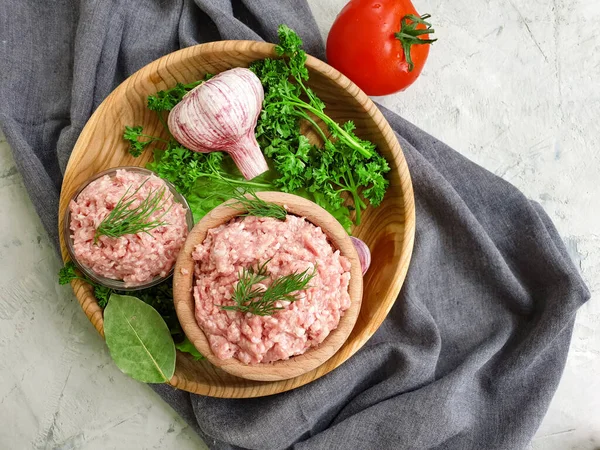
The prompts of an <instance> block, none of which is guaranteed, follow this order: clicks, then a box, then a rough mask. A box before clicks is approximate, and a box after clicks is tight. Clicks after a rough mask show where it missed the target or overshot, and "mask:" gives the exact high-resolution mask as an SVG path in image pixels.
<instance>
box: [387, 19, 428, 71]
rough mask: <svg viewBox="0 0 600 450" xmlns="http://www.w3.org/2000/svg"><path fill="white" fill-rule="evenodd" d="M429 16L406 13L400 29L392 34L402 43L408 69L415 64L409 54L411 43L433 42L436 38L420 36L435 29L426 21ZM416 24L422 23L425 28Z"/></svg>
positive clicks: (412, 67) (411, 68) (410, 69)
mask: <svg viewBox="0 0 600 450" xmlns="http://www.w3.org/2000/svg"><path fill="white" fill-rule="evenodd" d="M430 17H431V14H423V15H422V16H421V17H419V16H416V15H414V14H407V15H406V16H404V17H403V18H402V20H401V21H400V31H399V32H397V33H395V34H394V36H395V37H396V39H398V40H399V41H400V43H401V44H402V49H403V50H404V57H405V58H406V63H407V64H408V71H409V72H412V70H413V69H414V67H415V65H414V63H413V61H412V58H411V56H410V49H411V47H412V46H413V45H419V44H433V43H434V42H435V41H437V39H422V38H421V36H423V35H424V34H431V33H434V32H435V30H434V29H433V28H431V24H430V23H429V22H426V20H427V19H429V18H430ZM418 25H424V26H426V27H427V28H417V26H418Z"/></svg>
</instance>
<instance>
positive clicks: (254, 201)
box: [232, 190, 287, 220]
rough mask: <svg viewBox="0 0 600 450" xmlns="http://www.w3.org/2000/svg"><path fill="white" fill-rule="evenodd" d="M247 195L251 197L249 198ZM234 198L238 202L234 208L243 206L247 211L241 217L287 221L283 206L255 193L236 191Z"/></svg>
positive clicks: (234, 204)
mask: <svg viewBox="0 0 600 450" xmlns="http://www.w3.org/2000/svg"><path fill="white" fill-rule="evenodd" d="M247 194H249V195H250V196H249V197H248V195H247ZM232 198H233V199H235V200H236V202H235V203H233V205H232V206H239V205H241V206H242V207H243V208H244V209H245V210H246V212H245V213H244V214H240V215H241V216H257V217H274V218H275V219H279V220H285V217H286V216H287V211H286V209H285V208H284V207H283V206H281V205H277V204H276V203H271V202H266V201H264V200H262V199H260V198H258V196H257V195H256V193H255V192H254V191H250V190H245V191H244V192H240V191H238V190H234V191H233V194H232Z"/></svg>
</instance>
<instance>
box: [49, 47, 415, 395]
mask: <svg viewBox="0 0 600 450" xmlns="http://www.w3.org/2000/svg"><path fill="white" fill-rule="evenodd" d="M274 56H275V52H274V46H273V45H272V44H267V43H262V42H254V41H219V42H212V43H208V44H202V45H198V46H194V47H189V48H186V49H183V50H180V51H177V52H174V53H171V54H169V55H166V56H164V57H162V58H160V59H158V60H156V61H154V62H153V63H151V64H149V65H147V66H146V67H144V68H142V69H140V70H139V71H138V72H136V73H135V74H133V75H132V76H131V77H129V78H128V79H127V80H125V81H124V82H123V83H122V84H121V85H119V87H117V88H116V89H115V90H114V91H113V92H112V93H111V94H110V95H109V96H108V97H107V98H106V100H104V102H102V104H101V105H100V106H99V107H98V109H97V110H96V111H95V112H94V114H93V115H92V117H91V118H90V120H89V121H88V123H87V124H86V126H85V128H84V129H83V131H82V133H81V135H80V137H79V139H78V141H77V143H76V145H75V148H74V149H73V153H72V155H71V158H70V160H69V163H68V165H67V169H66V171H65V177H64V181H63V186H62V191H61V198H60V211H59V218H60V223H59V233H60V234H61V248H62V254H63V258H65V259H66V258H67V252H66V248H65V244H64V239H63V236H62V229H63V228H62V220H63V217H64V212H65V210H66V208H67V206H68V203H69V200H70V198H71V197H72V196H73V194H74V192H75V191H76V190H77V188H78V187H79V186H80V185H81V184H82V183H84V182H85V181H86V180H87V179H88V178H89V177H90V176H92V175H94V174H95V173H97V172H100V171H102V170H105V169H108V168H110V167H117V166H127V165H139V166H144V165H145V164H146V162H147V161H148V159H149V158H150V157H151V155H150V152H146V153H145V154H144V155H143V156H142V157H140V158H133V157H131V156H130V155H129V154H128V153H127V151H126V149H127V145H126V143H125V142H124V141H123V140H122V138H121V136H122V132H123V128H124V126H125V125H143V126H144V131H145V132H147V133H148V134H153V135H160V136H163V137H165V136H166V134H167V132H166V130H164V129H163V128H162V126H161V125H160V123H159V121H158V118H157V115H156V114H155V113H154V112H152V111H150V110H148V108H146V97H147V95H148V94H151V93H154V92H156V91H158V90H160V89H166V88H168V87H171V86H173V85H175V83H177V82H183V83H189V82H191V81H194V80H197V79H200V78H202V77H204V75H205V74H206V73H218V72H221V71H223V70H227V69H230V68H233V67H247V66H248V65H249V64H250V63H251V62H252V61H255V60H257V59H262V58H266V57H274ZM307 66H308V68H309V72H310V81H309V83H308V84H309V86H310V87H311V88H312V89H313V90H314V91H315V92H316V94H317V95H318V96H319V97H320V98H321V99H322V100H323V101H324V102H325V104H326V105H327V113H328V114H329V115H330V116H331V117H332V118H333V119H335V120H337V121H341V122H343V121H345V120H353V121H354V122H355V124H356V127H357V128H356V134H357V135H358V136H360V137H361V138H363V139H369V140H371V141H373V142H374V143H375V144H376V145H377V147H378V150H379V152H381V154H382V155H383V156H385V158H386V159H387V161H388V162H389V164H390V166H391V168H392V170H391V172H390V174H389V180H390V187H389V189H388V192H387V194H386V196H385V199H384V201H383V203H382V204H381V205H380V206H379V207H378V208H368V209H367V210H366V211H365V213H364V214H363V218H362V223H361V225H360V226H359V227H357V228H356V229H354V230H353V234H354V235H355V236H356V237H358V238H360V239H362V240H363V241H365V243H366V244H367V245H368V246H369V248H370V249H371V252H372V256H373V261H372V265H371V268H370V269H369V271H368V272H367V273H366V275H365V277H364V279H363V285H364V294H363V300H362V306H361V309H360V313H359V316H358V319H357V322H356V325H355V327H354V329H353V330H352V333H351V334H350V336H349V338H348V339H347V340H346V342H345V343H344V345H343V346H342V347H341V348H340V349H339V350H338V351H337V353H336V354H335V355H334V356H333V357H332V358H330V359H329V360H327V361H326V362H325V363H324V364H322V365H320V366H319V367H317V368H315V369H314V370H311V371H309V372H307V373H305V374H304V375H300V376H298V377H295V378H291V379H288V380H280V381H252V380H247V379H243V378H239V377H235V376H232V375H231V374H228V373H227V372H225V371H223V370H222V369H219V368H217V367H215V366H213V365H212V364H210V363H209V362H206V361H203V362H195V361H193V360H192V358H191V357H189V356H188V355H186V354H182V353H178V355H177V368H176V371H175V375H174V376H173V378H172V379H171V381H170V383H171V384H172V385H173V386H175V387H177V388H179V389H183V390H186V391H190V392H194V393H197V394H203V395H210V396H215V397H230V398H234V397H235V398H244V397H258V396H264V395H271V394H276V393H278V392H283V391H287V390H290V389H294V388H296V387H299V386H302V385H304V384H306V383H309V382H311V381H313V380H315V379H317V378H319V377H321V376H323V375H324V374H326V373H328V372H330V371H331V370H334V369H335V368H336V367H338V366H339V365H341V364H342V363H343V362H344V361H346V360H347V359H348V358H349V357H350V356H352V355H353V354H354V353H355V352H356V351H358V350H359V349H360V348H361V347H362V346H363V345H364V343H365V342H366V341H367V340H368V339H369V338H370V337H371V336H372V335H373V333H375V331H376V330H377V329H378V328H379V326H380V325H381V323H382V322H383V320H384V319H385V317H386V316H387V314H388V312H389V310H390V308H391V307H392V305H393V304H394V302H395V300H396V298H397V296H398V294H399V292H400V288H401V287H402V283H403V282H404V278H405V276H406V272H407V270H408V265H409V262H410V257H411V253H412V248H413V243H414V231H415V207H414V195H413V190H412V183H411V179H410V174H409V171H408V167H407V165H406V161H405V159H404V155H403V154H402V150H401V148H400V145H399V143H398V140H397V139H396V137H395V135H394V132H393V130H392V129H391V128H390V126H389V124H388V123H387V121H386V120H385V118H384V117H383V115H382V114H381V112H380V111H379V109H377V107H376V106H375V104H374V103H373V102H372V101H371V100H370V99H369V97H368V96H367V95H366V94H364V92H362V91H361V90H360V89H359V88H358V87H357V86H356V85H354V84H353V83H352V82H351V81H350V80H348V78H346V77H345V76H343V75H342V74H340V73H339V72H338V71H337V70H335V69H333V68H332V67H330V66H328V65H327V64H325V63H323V62H322V61H319V60H317V59H316V58H313V57H310V56H309V57H308V59H307ZM311 137H312V136H311ZM72 285H73V289H74V291H75V294H76V296H77V298H78V300H79V302H80V303H81V307H82V308H83V310H84V312H85V314H86V315H87V317H88V318H89V319H90V321H91V322H92V324H93V325H94V327H95V328H96V329H97V330H98V332H100V333H101V334H103V320H102V309H101V308H100V307H99V306H98V303H97V302H96V299H95V298H94V296H93V292H92V289H91V288H90V287H89V286H88V285H86V284H85V283H83V282H80V281H78V280H76V281H74V282H73V283H72Z"/></svg>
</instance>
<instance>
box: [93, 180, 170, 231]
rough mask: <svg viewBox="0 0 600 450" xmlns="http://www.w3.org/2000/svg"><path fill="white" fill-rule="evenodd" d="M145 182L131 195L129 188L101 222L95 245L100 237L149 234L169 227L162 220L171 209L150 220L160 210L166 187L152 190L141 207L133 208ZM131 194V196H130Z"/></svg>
mask: <svg viewBox="0 0 600 450" xmlns="http://www.w3.org/2000/svg"><path fill="white" fill-rule="evenodd" d="M148 180H149V178H147V179H146V180H144V182H143V183H142V184H140V186H139V187H138V188H137V189H136V190H135V191H133V192H132V193H131V194H129V190H130V189H131V186H129V187H128V188H127V190H126V191H125V193H124V194H123V196H122V197H121V198H120V199H119V201H118V202H117V204H116V205H115V207H114V209H113V210H112V211H111V212H110V213H109V214H108V215H107V216H106V217H105V218H104V219H103V220H102V222H100V225H98V228H96V233H95V235H94V243H97V242H98V238H99V237H100V236H108V237H113V238H116V237H119V236H124V235H126V234H136V233H148V234H150V235H151V233H149V231H150V230H153V229H155V228H158V227H161V226H164V225H167V222H165V221H163V220H161V219H162V217H164V215H165V214H167V213H168V212H169V210H170V209H171V207H169V209H167V210H166V211H165V212H163V213H162V214H161V215H160V217H158V218H156V219H153V220H150V218H151V216H152V215H153V214H154V213H155V212H156V211H158V210H160V209H161V208H162V207H163V205H164V203H165V202H164V201H163V198H164V196H165V193H166V191H167V188H166V187H162V188H157V189H155V190H151V191H150V193H149V194H148V196H147V197H146V198H145V199H144V200H142V201H141V202H140V204H139V205H137V206H136V207H133V208H132V205H133V204H134V203H135V201H136V198H135V196H136V194H137V193H138V192H139V191H140V189H141V188H142V186H144V184H145V183H146V181H148ZM128 194H129V195H128Z"/></svg>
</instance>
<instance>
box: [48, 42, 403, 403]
mask: <svg viewBox="0 0 600 450" xmlns="http://www.w3.org/2000/svg"><path fill="white" fill-rule="evenodd" d="M244 46H247V47H248V48H245V49H243V50H238V49H239V48H243V47H244ZM252 50H254V51H255V52H257V53H263V55H260V57H258V58H257V60H258V59H261V58H268V57H277V55H276V53H275V44H272V43H266V42H260V41H248V40H223V41H213V42H207V43H203V44H198V45H193V46H190V47H186V48H183V49H180V50H176V51H174V52H171V53H169V54H166V55H164V56H162V57H160V58H158V59H156V60H154V61H152V62H150V63H148V64H147V65H145V66H143V67H142V68H140V69H139V70H137V71H136V72H134V73H133V74H131V75H130V76H129V77H128V78H126V79H125V80H124V81H123V82H122V83H121V84H119V86H117V87H116V88H115V89H114V90H113V91H112V92H111V93H110V94H109V95H108V96H107V97H106V98H105V99H104V100H103V101H102V102H101V103H100V105H99V106H98V108H97V109H96V110H95V111H94V112H93V113H92V115H91V116H90V118H89V119H88V121H87V122H86V124H85V126H84V127H83V129H82V131H81V133H80V135H79V137H78V139H77V141H76V143H75V146H74V147H73V151H72V155H73V154H74V153H76V152H75V150H76V149H77V148H78V147H81V146H83V145H84V143H85V142H86V141H87V140H88V135H93V133H94V131H95V130H94V127H93V126H92V124H94V125H95V122H97V121H98V118H99V117H101V116H102V115H103V114H104V110H105V109H106V108H108V106H107V105H108V104H109V103H110V102H111V101H112V100H113V98H115V97H118V96H120V95H122V93H123V92H126V91H127V90H129V89H132V88H133V89H135V85H136V83H137V82H138V79H147V80H149V81H150V82H152V83H153V84H155V85H156V84H158V83H159V82H160V81H161V80H162V79H159V80H158V81H154V80H152V75H154V74H156V73H157V72H158V71H159V69H161V68H162V67H163V66H165V67H168V66H169V64H170V60H171V59H174V58H181V59H187V60H194V59H199V58H202V57H203V56H202V55H203V54H204V53H209V52H211V51H212V52H227V51H231V52H237V51H240V52H245V53H249V52H251V51H252ZM306 66H307V67H308V68H309V70H310V71H313V72H316V73H319V74H321V75H322V76H324V77H326V78H329V79H330V81H331V82H332V83H333V84H335V85H337V86H338V87H339V88H340V89H342V90H345V91H347V92H348V93H349V94H350V95H352V96H353V97H354V98H355V100H356V102H357V103H360V104H361V106H362V108H363V109H364V110H365V113H366V114H368V115H369V116H370V117H371V119H372V120H373V122H374V123H375V124H376V125H377V127H378V128H379V132H380V133H381V135H382V138H383V140H384V141H385V142H386V144H387V146H388V147H389V151H390V154H391V157H392V158H393V159H394V160H395V162H396V164H397V170H398V173H399V178H400V182H401V184H400V186H398V189H400V190H401V191H402V208H403V211H404V224H405V226H404V228H403V233H402V241H401V248H400V258H399V261H398V264H397V267H396V271H395V273H394V277H393V281H392V283H391V285H390V286H389V288H388V292H391V295H390V297H391V296H393V297H394V299H395V298H397V296H398V295H399V293H400V289H401V287H402V284H403V283H404V279H405V278H406V274H407V271H408V266H409V263H410V259H411V256H412V250H413V246H414V237H415V203H414V192H413V186H412V181H411V176H410V172H409V170H408V165H407V163H406V159H405V157H404V154H403V152H402V149H401V146H400V143H399V142H398V140H397V139H396V137H395V133H394V131H393V129H392V128H391V127H390V125H389V123H388V122H387V120H386V119H385V117H384V116H383V113H382V112H381V111H380V110H379V108H377V106H376V105H375V104H374V103H373V101H372V100H371V99H370V98H369V97H368V96H367V95H366V94H365V93H364V92H363V91H362V90H360V88H358V86H356V85H355V84H354V83H353V82H352V81H351V80H349V79H348V78H347V77H346V76H345V75H343V74H342V73H340V72H339V71H338V70H336V69H334V68H333V67H331V66H329V65H328V64H327V63H325V62H323V61H321V60H319V59H317V58H315V57H313V56H311V55H307V59H306ZM158 89H160V88H159V87H158V86H157V90H158ZM163 89H164V88H163ZM71 172H75V173H76V172H77V167H76V162H75V160H74V158H72V157H69V161H68V163H67V166H66V168H65V171H64V176H65V178H66V176H67V175H68V174H70V173H71ZM66 191H67V190H66V189H65V188H64V184H63V188H61V196H60V200H59V216H58V218H59V226H58V230H59V238H60V246H61V254H62V257H63V260H64V261H66V260H67V259H68V253H67V249H66V246H65V241H64V236H63V231H62V230H63V226H62V220H63V218H64V212H65V209H66V208H67V207H68V200H69V195H66V193H67V192H66ZM71 286H72V288H73V291H74V293H75V296H76V298H77V300H78V301H79V303H80V305H81V307H82V309H83V311H84V313H85V315H86V316H87V317H88V319H89V321H90V322H91V323H92V325H93V326H94V328H95V329H96V330H97V331H98V333H99V334H100V335H101V336H102V337H104V326H103V323H104V320H103V310H102V308H100V306H99V305H98V303H97V301H94V300H92V299H91V298H93V295H92V294H91V293H92V288H91V286H90V285H89V284H87V283H86V282H84V281H81V280H74V281H73V282H71ZM90 297H91V298H90ZM394 301H395V300H394ZM394 301H391V302H388V303H386V304H385V308H384V309H382V310H381V314H380V316H379V318H378V319H377V320H376V321H374V322H371V323H370V324H369V327H366V328H365V329H364V330H362V331H361V332H360V333H359V335H358V336H356V339H355V342H354V344H353V345H352V346H351V347H350V348H349V349H348V351H347V356H346V357H345V358H344V359H343V360H341V361H339V363H336V365H335V366H333V367H325V365H324V366H322V367H319V368H317V369H315V374H314V376H313V377H309V375H310V373H307V374H305V375H304V376H301V377H298V378H296V379H291V380H286V381H280V382H268V383H267V384H269V385H270V387H271V388H270V390H268V391H267V392H265V390H261V389H258V387H259V386H262V385H264V384H265V383H264V382H247V383H246V384H245V385H244V386H243V387H238V388H236V389H237V390H236V391H235V397H236V398H252V397H261V396H265V395H272V394H275V393H281V392H285V391H289V390H292V389H295V388H298V387H300V386H303V385H305V384H307V383H310V382H312V381H314V380H316V379H318V378H320V377H321V376H323V375H325V374H327V373H328V372H330V371H331V370H334V369H335V368H336V367H339V365H341V364H342V363H343V362H344V361H346V360H347V359H348V358H350V357H351V356H352V355H354V353H356V352H357V351H358V350H359V349H360V348H361V347H362V345H363V344H364V343H365V342H366V341H367V340H368V339H369V338H370V337H371V336H372V335H373V334H374V333H375V331H376V330H377V329H378V328H379V326H380V325H381V323H382V322H383V320H384V319H385V317H386V316H387V314H388V313H389V311H390V309H391V308H392V306H393V304H394ZM189 364H196V363H195V362H194V361H193V360H192V358H191V357H189V356H188V355H185V354H182V353H181V352H178V367H177V369H176V370H175V374H174V375H173V377H172V378H171V380H170V381H169V384H170V385H171V386H173V387H175V388H177V389H182V390H185V391H188V392H191V393H195V394H200V395H208V396H213V397H222V398H232V395H231V394H230V393H229V392H228V391H227V389H223V388H218V387H215V386H214V385H213V384H212V383H211V382H210V379H212V378H213V375H209V376H208V377H207V378H208V380H209V381H206V380H204V379H201V380H191V379H189V378H187V377H186V375H185V374H184V373H183V372H182V370H183V369H182V368H183V367H184V366H185V365H189Z"/></svg>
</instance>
